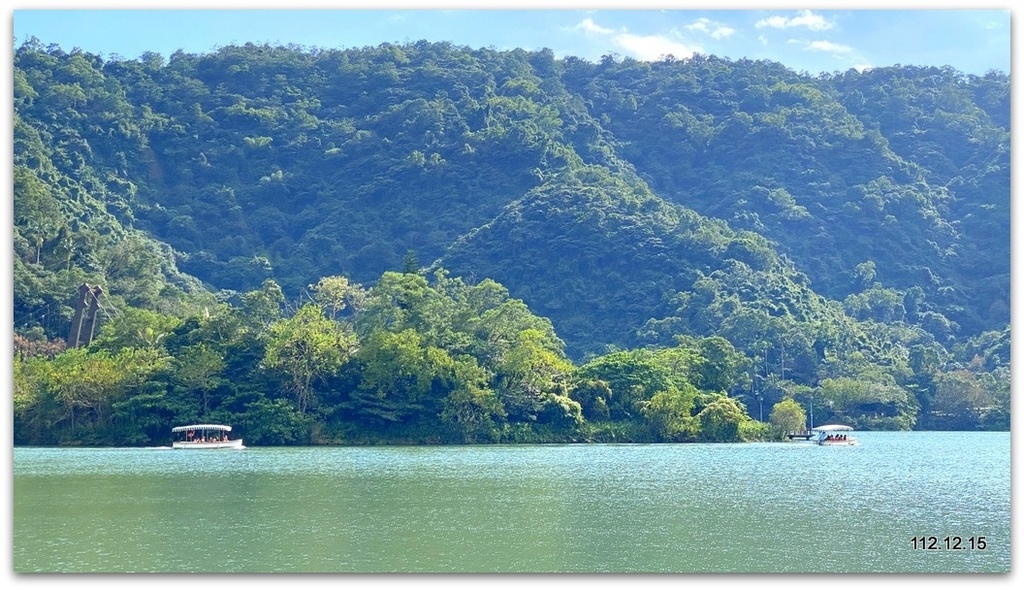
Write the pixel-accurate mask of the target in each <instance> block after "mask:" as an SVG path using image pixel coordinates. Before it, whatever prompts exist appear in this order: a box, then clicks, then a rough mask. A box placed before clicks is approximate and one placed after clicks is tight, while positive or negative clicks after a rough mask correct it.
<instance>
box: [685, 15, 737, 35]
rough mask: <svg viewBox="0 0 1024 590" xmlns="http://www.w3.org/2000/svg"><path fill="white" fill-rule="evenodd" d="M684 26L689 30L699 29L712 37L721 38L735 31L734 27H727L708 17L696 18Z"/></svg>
mask: <svg viewBox="0 0 1024 590" xmlns="http://www.w3.org/2000/svg"><path fill="white" fill-rule="evenodd" d="M686 28H687V29H689V30H691V31H700V32H701V33H704V34H706V35H710V36H711V38H712V39H722V38H724V37H728V36H729V35H732V34H733V33H735V32H736V29H733V28H731V27H727V26H725V25H723V24H722V23H716V22H715V21H713V20H711V19H709V18H698V19H697V20H695V21H693V22H692V23H690V24H688V25H686Z"/></svg>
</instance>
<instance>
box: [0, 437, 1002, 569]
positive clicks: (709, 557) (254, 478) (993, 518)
mask: <svg viewBox="0 0 1024 590" xmlns="http://www.w3.org/2000/svg"><path fill="white" fill-rule="evenodd" d="M857 437H858V438H859V439H860V442H861V444H860V445H859V446H856V447H818V446H815V445H812V444H808V443H752V444H716V445H711V444H684V445H669V444H664V445H614V444H613V445H605V444H602V445H507V446H506V445H501V446H447V447H439V446H420V447H408V446H403V447H301V448H281V447H277V448H258V447H251V448H248V449H246V450H243V451H182V450H169V449H141V448H134V449H56V448H23V447H19V448H15V449H14V454H13V468H14V469H13V471H14V476H13V489H14V502H13V515H14V521H13V566H14V571H15V572H75V573H79V572H104V573H107V572H170V573H180V572H200V573H214V572H228V573H243V572H244V573H268V572H286V573H298V572H320V573H323V572H329V573H335V572H441V573H448V572H469V573H492V572H494V573H497V572H542V573H550V572H571V573H590V572H665V573H698V572H699V573H704V572H786V573H797V572H799V573H803V572H827V573H847V572H942V573H946V572H1008V571H1009V569H1010V434H1009V433H1007V432H1004V433H964V432H896V433H893V432H865V433H857ZM919 537H936V538H937V540H938V545H939V547H940V548H938V549H931V550H929V549H924V548H922V546H923V545H922V544H919V545H918V547H917V548H915V547H914V543H913V539H915V538H919ZM947 537H949V538H950V541H949V542H948V544H949V545H950V546H951V548H949V549H947V548H946V547H945V546H944V545H945V544H946V541H945V539H946V538H947ZM956 537H959V538H960V539H961V547H964V548H962V549H960V550H955V549H953V548H952V545H954V544H955V540H954V539H955V538H956ZM981 537H984V540H983V545H984V549H981V548H979V545H981V544H982V543H979V540H980V538H981ZM969 543H973V544H974V545H975V548H973V549H971V548H970V547H969V546H968V544H969Z"/></svg>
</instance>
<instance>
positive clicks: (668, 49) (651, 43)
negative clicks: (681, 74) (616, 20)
mask: <svg viewBox="0 0 1024 590" xmlns="http://www.w3.org/2000/svg"><path fill="white" fill-rule="evenodd" d="M725 28H728V27H725ZM572 30H573V31H583V32H584V33H586V34H588V35H589V34H598V35H605V36H610V37H611V42H612V44H613V45H615V46H616V47H618V48H619V49H621V50H622V51H624V52H625V53H627V54H629V55H630V56H631V57H634V58H636V59H639V60H643V61H656V60H659V59H661V58H662V57H664V56H666V55H672V56H673V57H675V58H677V59H686V58H690V57H693V54H694V53H695V52H697V51H700V47H691V46H689V45H686V44H683V43H680V42H679V41H676V40H673V39H671V38H669V37H665V36H661V35H634V34H632V33H628V32H627V31H626V29H625V28H623V29H622V31H621V32H618V31H616V30H615V29H609V28H607V27H602V26H601V25H599V24H597V23H595V22H594V19H592V18H585V19H583V20H582V21H580V22H579V23H578V24H577V25H576V26H574V27H572ZM716 30H717V29H716ZM714 33H715V30H713V31H711V34H712V36H713V35H714ZM731 33H732V30H731V29H730V30H729V32H728V33H725V34H726V35H728V34H731ZM720 34H721V33H720Z"/></svg>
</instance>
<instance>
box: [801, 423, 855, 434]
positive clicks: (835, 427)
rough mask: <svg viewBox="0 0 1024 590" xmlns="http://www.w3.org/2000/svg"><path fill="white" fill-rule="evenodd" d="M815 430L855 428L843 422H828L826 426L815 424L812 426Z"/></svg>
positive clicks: (829, 430) (828, 430) (827, 430)
mask: <svg viewBox="0 0 1024 590" xmlns="http://www.w3.org/2000/svg"><path fill="white" fill-rule="evenodd" d="M811 430H813V431H814V432H831V431H834V430H843V431H846V430H853V427H852V426H845V425H843V424H826V425H824V426H815V427H814V428H812V429H811Z"/></svg>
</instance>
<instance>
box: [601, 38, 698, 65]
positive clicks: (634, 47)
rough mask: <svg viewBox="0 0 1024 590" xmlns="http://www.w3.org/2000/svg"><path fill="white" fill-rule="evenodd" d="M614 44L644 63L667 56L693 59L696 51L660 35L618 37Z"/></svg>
mask: <svg viewBox="0 0 1024 590" xmlns="http://www.w3.org/2000/svg"><path fill="white" fill-rule="evenodd" d="M612 42H613V43H615V44H616V45H618V46H619V47H621V48H622V49H624V50H626V51H628V52H629V53H631V54H632V55H633V56H634V57H636V58H637V59H640V60H643V61H656V60H658V59H660V58H662V57H663V56H665V55H672V56H673V57H675V58H676V59H686V58H690V57H693V54H694V52H695V51H696V49H694V48H691V47H689V46H687V45H683V44H682V43H679V42H676V41H673V40H671V39H668V38H666V37H659V36H658V35H631V34H629V33H622V34H621V35H616V36H615V37H614V38H613V39H612Z"/></svg>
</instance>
